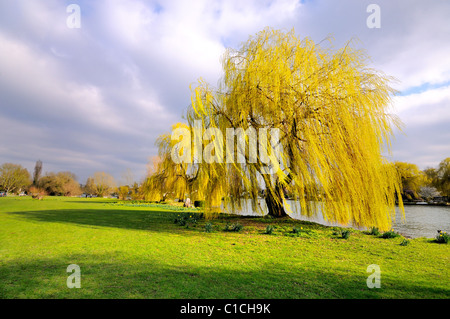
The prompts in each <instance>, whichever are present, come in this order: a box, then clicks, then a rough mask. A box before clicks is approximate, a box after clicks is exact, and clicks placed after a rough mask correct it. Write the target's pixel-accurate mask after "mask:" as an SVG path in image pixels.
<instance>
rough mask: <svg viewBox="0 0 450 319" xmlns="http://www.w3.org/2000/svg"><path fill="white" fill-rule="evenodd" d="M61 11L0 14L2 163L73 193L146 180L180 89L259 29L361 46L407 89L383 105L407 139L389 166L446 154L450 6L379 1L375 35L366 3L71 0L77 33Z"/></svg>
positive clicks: (215, 68) (11, 9)
mask: <svg viewBox="0 0 450 319" xmlns="http://www.w3.org/2000/svg"><path fill="white" fill-rule="evenodd" d="M70 3H71V2H70V1H65V2H64V1H57V0H48V1H36V0H27V1H25V0H18V1H14V2H1V3H0V108H1V113H0V124H1V127H2V131H3V132H5V133H3V134H4V135H5V136H3V138H2V139H1V141H0V163H3V162H19V163H22V164H23V165H26V166H27V167H28V168H29V169H30V170H31V169H32V168H33V166H34V162H35V161H36V160H37V159H41V160H43V162H44V167H45V169H46V170H47V169H48V170H54V171H67V170H70V171H73V172H74V173H76V174H77V175H78V176H79V178H80V181H81V182H84V181H85V179H86V178H87V176H89V175H91V174H92V173H93V172H94V171H98V170H104V171H108V172H110V173H114V174H115V175H116V177H119V175H120V173H121V172H123V171H124V170H126V169H127V168H129V169H131V170H132V171H133V172H134V175H135V176H136V177H137V178H138V179H139V178H141V177H143V176H144V174H145V164H146V161H147V159H148V157H149V156H151V155H155V154H156V151H157V150H156V148H155V146H154V141H155V140H156V137H157V136H158V135H160V134H162V133H165V132H167V131H168V130H170V127H171V125H172V124H174V123H176V122H178V121H181V120H182V119H181V115H182V114H183V113H184V112H185V110H186V108H187V106H188V105H189V103H190V90H189V85H190V84H194V85H195V83H196V81H197V79H198V78H200V77H202V78H204V79H205V80H206V81H207V82H209V83H211V84H212V85H216V83H217V81H218V80H219V78H220V76H221V62H220V58H221V56H222V54H223V53H224V51H225V48H226V47H229V46H231V47H238V46H239V45H240V44H241V43H242V42H243V41H246V40H247V38H248V36H249V35H253V34H255V33H256V32H258V31H260V30H262V29H263V28H265V27H267V26H271V27H274V28H280V29H284V30H291V29H292V28H293V27H294V28H295V30H296V33H297V34H299V35H300V36H302V37H304V36H310V37H311V38H312V39H313V40H315V41H317V42H318V41H321V40H323V39H324V38H326V37H327V36H330V35H333V36H334V38H335V45H336V46H337V47H340V46H342V45H344V44H345V43H346V42H347V41H348V40H350V39H352V38H358V39H359V40H360V41H359V42H355V44H354V45H355V46H358V47H361V48H365V49H366V50H367V52H368V54H369V55H370V56H371V57H372V60H371V65H370V66H373V67H375V68H378V69H380V70H383V71H384V72H385V73H386V74H388V75H393V76H395V77H397V78H398V80H399V83H398V84H396V87H397V88H398V89H399V90H402V91H403V92H405V93H404V96H399V97H396V98H395V99H394V102H395V103H394V106H395V107H396V112H397V114H399V116H400V117H401V118H402V120H403V121H404V122H405V124H406V125H407V126H406V128H405V132H406V133H407V134H408V135H399V137H398V139H397V142H396V143H395V146H394V149H393V150H394V152H393V156H394V157H395V158H401V159H403V160H407V161H410V162H417V161H416V160H419V161H421V163H424V165H425V164H427V165H428V164H429V163H434V164H436V163H437V162H438V161H440V160H441V159H442V158H443V157H444V155H445V154H444V153H445V152H447V153H448V148H447V147H446V145H448V143H447V142H446V141H445V140H444V138H443V136H448V132H449V128H448V127H450V126H449V125H448V123H449V121H450V119H449V113H448V109H449V108H448V104H449V86H448V83H450V59H449V57H448V52H450V43H449V41H448V35H449V34H450V24H448V22H447V19H448V14H449V13H450V4H449V3H448V1H439V0H436V1H433V2H432V3H429V2H426V1H395V2H392V1H384V0H383V1H377V4H379V6H380V8H381V29H369V28H367V26H366V19H367V16H368V15H369V14H368V13H367V12H366V8H367V6H368V5H369V4H370V3H372V1H368V0H367V1H366V0H364V1H359V0H358V1H354V0H342V1H339V3H337V2H335V1H326V0H317V1H297V0H279V1H269V0H263V1H257V0H249V1H242V0H230V1H219V0H213V1H210V0H199V1H184V0H173V1H143V0H127V1H125V0H116V1H106V0H99V1H95V2H94V1H78V3H79V5H80V7H81V18H82V27H81V28H80V29H70V28H68V27H67V25H66V19H67V16H68V13H67V12H66V6H67V5H69V4H70ZM430 85H431V86H430ZM411 93H412V94H411ZM437 127H439V128H440V129H441V130H442V131H441V133H440V134H438V136H437V137H436V134H437V131H436V130H435V129H433V128H437ZM414 142H418V143H420V145H422V148H421V149H424V148H426V149H427V156H428V157H427V158H425V157H423V156H422V155H421V153H423V151H422V150H421V151H416V148H414ZM420 156H422V157H420ZM434 164H433V165H434ZM430 165H431V164H430Z"/></svg>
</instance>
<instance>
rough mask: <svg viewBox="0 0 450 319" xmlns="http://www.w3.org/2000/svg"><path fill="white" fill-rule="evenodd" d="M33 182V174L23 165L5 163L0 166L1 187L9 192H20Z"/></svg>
mask: <svg viewBox="0 0 450 319" xmlns="http://www.w3.org/2000/svg"><path fill="white" fill-rule="evenodd" d="M30 184H31V176H30V173H29V172H28V170H27V169H26V168H23V167H22V166H21V165H18V164H12V163H5V164H3V165H1V166H0V189H2V190H4V191H6V192H7V193H20V192H21V191H22V190H23V189H25V188H26V187H28V186H29V185H30Z"/></svg>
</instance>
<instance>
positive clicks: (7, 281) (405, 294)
mask: <svg viewBox="0 0 450 319" xmlns="http://www.w3.org/2000/svg"><path fill="white" fill-rule="evenodd" d="M112 260H115V262H111V261H112ZM72 263H74V264H77V265H79V266H80V268H81V289H69V288H67V285H66V282H67V281H66V280H67V277H68V276H69V275H70V273H67V272H66V268H67V266H68V265H70V264H72ZM284 266H285V265H284ZM338 271H339V269H338ZM366 276H367V274H366V273H365V271H364V270H362V271H361V272H354V273H349V272H345V269H342V271H341V272H336V269H335V272H334V273H332V272H330V271H329V270H327V269H309V270H308V271H305V270H304V269H298V268H291V269H286V268H285V267H283V266H282V267H280V265H278V264H276V263H275V264H273V263H272V264H264V265H258V266H255V267H252V268H249V267H243V269H240V270H239V269H230V268H229V267H225V266H224V267H199V266H193V265H192V264H190V265H189V264H183V263H179V264H178V265H176V266H175V265H173V264H172V265H165V264H161V262H160V261H159V262H158V261H157V260H153V259H150V258H147V259H139V258H136V259H133V260H130V258H123V256H120V255H117V254H103V255H72V256H66V257H59V258H53V259H41V260H33V261H26V262H23V261H19V262H14V261H9V262H7V263H5V264H4V265H3V266H2V271H1V272H0V298H2V299H9V298H58V299H59V298H124V299H127V298H133V299H137V298H148V299H153V298H158V299H199V298H204V299H207V298H214V299H228V298H229V299H267V298H272V299H301V298H340V299H345V298H348V299H351V298H405V299H407V298H448V294H449V291H448V289H444V288H439V287H436V288H435V287H430V286H423V285H420V284H418V283H415V282H414V281H413V280H409V281H398V280H396V278H386V277H384V278H383V279H382V288H381V289H369V288H367V286H366Z"/></svg>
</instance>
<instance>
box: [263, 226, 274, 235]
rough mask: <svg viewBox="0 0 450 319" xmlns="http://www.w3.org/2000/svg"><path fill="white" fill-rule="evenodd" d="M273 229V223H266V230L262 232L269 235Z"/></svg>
mask: <svg viewBox="0 0 450 319" xmlns="http://www.w3.org/2000/svg"><path fill="white" fill-rule="evenodd" d="M274 230H275V227H273V225H267V226H266V231H265V232H264V234H268V235H270V234H272V233H273V231H274Z"/></svg>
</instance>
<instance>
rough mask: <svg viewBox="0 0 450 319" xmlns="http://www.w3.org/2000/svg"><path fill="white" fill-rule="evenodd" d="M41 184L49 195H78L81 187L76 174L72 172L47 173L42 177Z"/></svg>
mask: <svg viewBox="0 0 450 319" xmlns="http://www.w3.org/2000/svg"><path fill="white" fill-rule="evenodd" d="M39 186H40V187H41V188H42V189H44V190H45V192H46V193H47V194H49V195H53V196H76V195H80V194H81V188H80V185H79V183H78V182H77V178H76V176H75V174H73V173H71V172H59V173H53V172H51V173H47V174H46V175H45V176H43V177H41V178H40V182H39Z"/></svg>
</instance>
